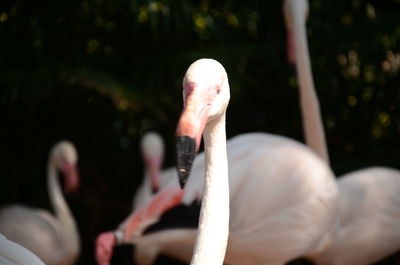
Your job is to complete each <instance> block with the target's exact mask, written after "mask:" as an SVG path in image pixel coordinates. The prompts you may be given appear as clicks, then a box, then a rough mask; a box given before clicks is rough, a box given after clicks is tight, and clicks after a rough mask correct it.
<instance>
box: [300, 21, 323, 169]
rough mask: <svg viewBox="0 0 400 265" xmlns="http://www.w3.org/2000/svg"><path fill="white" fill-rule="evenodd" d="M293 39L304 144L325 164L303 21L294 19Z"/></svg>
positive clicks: (318, 108) (321, 129) (319, 119)
mask: <svg viewBox="0 0 400 265" xmlns="http://www.w3.org/2000/svg"><path fill="white" fill-rule="evenodd" d="M294 21H295V25H294V32H293V33H294V39H295V53H296V62H297V63H296V70H297V76H298V79H299V83H300V92H299V93H300V105H301V112H302V118H303V126H304V127H303V130H304V136H305V139H306V144H307V145H308V146H310V148H311V149H312V150H314V152H316V153H317V154H318V155H319V156H320V157H321V158H322V159H323V160H324V161H326V163H327V164H329V156H328V148H327V145H326V140H325V133H324V128H323V123H322V119H321V113H320V106H319V101H318V97H317V94H316V92H315V87H314V81H313V77H312V72H311V63H310V55H309V52H308V44H307V36H306V27H305V25H304V23H303V22H300V21H298V20H296V19H294Z"/></svg>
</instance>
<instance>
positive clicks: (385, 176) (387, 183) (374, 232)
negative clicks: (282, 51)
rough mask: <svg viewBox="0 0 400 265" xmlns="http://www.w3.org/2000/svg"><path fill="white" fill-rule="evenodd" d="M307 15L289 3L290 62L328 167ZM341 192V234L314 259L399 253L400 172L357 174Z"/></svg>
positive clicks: (303, 7)
mask: <svg viewBox="0 0 400 265" xmlns="http://www.w3.org/2000/svg"><path fill="white" fill-rule="evenodd" d="M307 13H308V2H307V0H285V3H284V15H285V20H286V25H287V28H288V36H289V38H288V40H289V47H290V48H289V59H291V61H293V62H296V68H297V73H298V77H299V80H300V87H299V88H300V95H301V97H302V98H301V101H300V102H301V108H302V113H303V122H304V124H305V136H306V142H307V144H308V145H309V146H310V147H311V148H312V149H314V151H315V152H316V153H317V154H319V155H320V156H321V157H323V158H324V159H325V161H326V162H327V163H329V160H328V156H327V153H328V152H327V145H326V141H325V136H324V131H323V125H322V121H321V118H320V112H319V102H318V98H317V96H316V93H315V88H314V84H313V78H312V73H311V64H310V58H309V53H308V48H307V38H306V27H305V23H306V19H307ZM293 49H294V50H293ZM338 187H339V216H340V221H341V224H340V228H339V229H338V231H337V232H336V234H335V236H334V237H333V240H332V243H331V244H330V246H329V247H328V248H327V249H325V250H324V251H321V252H320V253H317V254H315V255H314V256H311V257H309V258H310V259H311V260H313V261H314V262H316V263H317V264H321V265H347V264H352V265H366V264H371V263H374V262H376V261H379V260H380V259H382V258H384V257H385V256H388V255H389V254H391V253H394V252H395V251H396V250H398V249H400V224H399V222H398V220H399V218H400V214H399V213H400V198H399V197H398V194H399V193H400V171H398V170H395V169H392V168H384V167H370V168H366V169H361V170H357V171H354V172H350V173H348V174H345V175H344V176H341V177H339V179H338ZM349 249H351V251H349Z"/></svg>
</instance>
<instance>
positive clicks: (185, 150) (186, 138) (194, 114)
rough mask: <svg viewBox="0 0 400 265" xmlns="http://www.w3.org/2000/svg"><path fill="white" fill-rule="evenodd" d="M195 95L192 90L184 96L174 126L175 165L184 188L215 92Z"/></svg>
mask: <svg viewBox="0 0 400 265" xmlns="http://www.w3.org/2000/svg"><path fill="white" fill-rule="evenodd" d="M195 95H196V93H195V92H194V93H192V94H190V95H188V96H187V97H186V98H185V106H184V109H183V111H182V114H181V116H180V118H179V122H178V126H177V128H176V166H177V170H178V177H179V183H180V185H181V188H184V186H185V184H186V182H187V179H188V178H189V175H190V171H191V169H192V164H193V161H194V158H195V156H196V153H197V152H198V150H199V148H200V142H201V136H202V134H203V131H204V128H205V125H206V123H207V119H208V116H209V112H210V108H211V105H212V102H213V99H215V95H216V94H211V96H206V97H201V96H200V97H198V95H197V98H196V96H195ZM202 99H203V100H202Z"/></svg>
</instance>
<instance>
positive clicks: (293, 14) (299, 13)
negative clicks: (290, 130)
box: [283, 0, 309, 63]
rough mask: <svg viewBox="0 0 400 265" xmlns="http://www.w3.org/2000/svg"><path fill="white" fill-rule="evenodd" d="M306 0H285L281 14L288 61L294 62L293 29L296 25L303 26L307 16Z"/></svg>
mask: <svg viewBox="0 0 400 265" xmlns="http://www.w3.org/2000/svg"><path fill="white" fill-rule="evenodd" d="M308 10H309V7H308V0H285V1H284V3H283V15H284V18H285V23H286V36H287V55H288V61H289V62H290V63H295V62H296V53H295V46H294V42H295V39H294V33H293V32H294V31H295V30H296V26H297V25H301V26H304V27H305V24H306V21H307V17H308Z"/></svg>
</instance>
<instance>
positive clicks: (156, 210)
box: [98, 68, 337, 264]
mask: <svg viewBox="0 0 400 265" xmlns="http://www.w3.org/2000/svg"><path fill="white" fill-rule="evenodd" d="M222 69H223V68H222ZM222 69H220V71H222ZM207 74H209V73H208V72H207V71H206V70H204V76H205V77H206V76H207ZM210 75H211V76H213V75H212V74H210ZM205 77H204V80H206V78H205ZM217 80H218V79H217ZM204 82H205V81H204ZM214 82H216V81H214ZM214 82H209V83H208V84H211V86H215V85H213V84H214ZM224 82H226V85H228V83H227V80H224ZM196 87H197V84H196V83H193V84H191V85H190V86H189V87H188V88H187V87H185V89H186V90H187V91H188V92H191V89H195V88H196ZM195 91H197V90H195ZM192 93H195V92H192ZM214 104H216V105H217V104H218V97H217V101H216V102H215V103H214ZM189 118H192V117H190V116H189V117H188V119H189ZM199 126H200V127H201V126H204V124H203V125H201V124H199ZM197 137H198V136H197ZM197 139H198V138H197ZM196 143H197V142H196ZM196 145H197V144H194V143H193V144H192V145H191V147H192V149H194V148H195V147H194V146H196ZM227 150H228V161H229V172H230V178H229V184H230V203H231V204H230V234H229V241H228V248H227V252H226V258H225V262H226V263H227V264H284V263H285V262H288V261H290V260H291V259H293V258H296V257H299V256H302V255H305V254H311V252H313V251H315V250H316V249H319V248H324V247H325V246H326V244H328V243H329V240H330V237H331V232H332V231H333V230H334V228H335V225H336V219H335V216H336V200H337V198H336V195H337V194H336V192H337V190H336V183H335V180H334V177H333V174H332V172H331V171H330V170H329V168H328V167H327V166H326V165H325V163H323V162H322V161H321V160H320V159H319V158H318V157H317V156H315V155H314V153H313V152H311V151H310V150H308V148H306V147H305V146H303V145H301V144H299V143H297V142H295V141H293V140H290V139H288V138H285V137H280V136H275V135H269V134H262V133H250V134H243V135H240V136H237V137H234V138H232V139H230V140H229V142H228V144H227ZM288 157H290V159H288ZM199 168H200V169H201V168H204V155H199V156H198V157H197V158H196V159H195V161H194V163H193V168H192V175H191V178H189V180H188V183H187V184H186V187H185V191H184V194H183V195H181V194H180V193H179V191H177V190H164V192H160V193H159V194H157V195H156V196H155V197H154V198H153V200H152V201H151V202H150V203H148V204H147V205H146V207H144V208H142V209H141V210H140V211H137V212H136V213H134V214H133V215H131V217H130V220H128V223H127V224H126V226H125V229H124V231H123V233H124V234H125V235H124V238H123V240H124V241H125V242H133V243H134V242H135V241H136V240H141V239H139V238H138V237H139V236H140V231H141V230H142V229H143V224H144V223H146V222H147V220H148V219H152V218H154V217H155V216H156V217H158V216H160V215H161V214H162V213H164V212H165V211H167V210H168V209H170V208H171V206H172V205H176V204H177V203H180V202H181V201H182V202H183V203H184V204H188V203H190V202H191V201H193V200H194V198H195V197H196V196H198V194H200V195H201V194H202V190H203V181H199V180H202V176H203V174H202V173H201V172H202V171H201V170H199ZM183 181H184V179H183ZM261 194H262V195H261ZM260 200H261V201H260ZM137 231H139V233H136V232H137ZM133 232H135V233H133ZM159 235H160V234H159ZM164 235H168V236H169V237H170V239H169V240H168V238H163V239H161V238H160V236H159V237H157V236H155V237H153V238H152V239H153V240H154V241H153V243H155V244H162V245H163V247H165V248H168V245H169V244H170V243H171V242H172V243H174V244H178V246H179V247H180V248H182V249H185V248H187V246H188V243H191V244H193V238H195V236H194V233H193V231H187V230H179V229H175V230H169V231H165V232H164ZM305 235H306V236H305ZM146 237H147V238H146ZM150 237H151V234H149V235H148V236H144V237H143V238H144V239H142V240H147V243H151V240H152V239H151V238H150ZM102 247H104V246H98V250H101V251H104V250H105V251H104V252H105V254H107V253H106V252H107V248H106V247H105V248H103V249H102ZM104 252H103V253H104ZM181 256H183V254H181Z"/></svg>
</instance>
